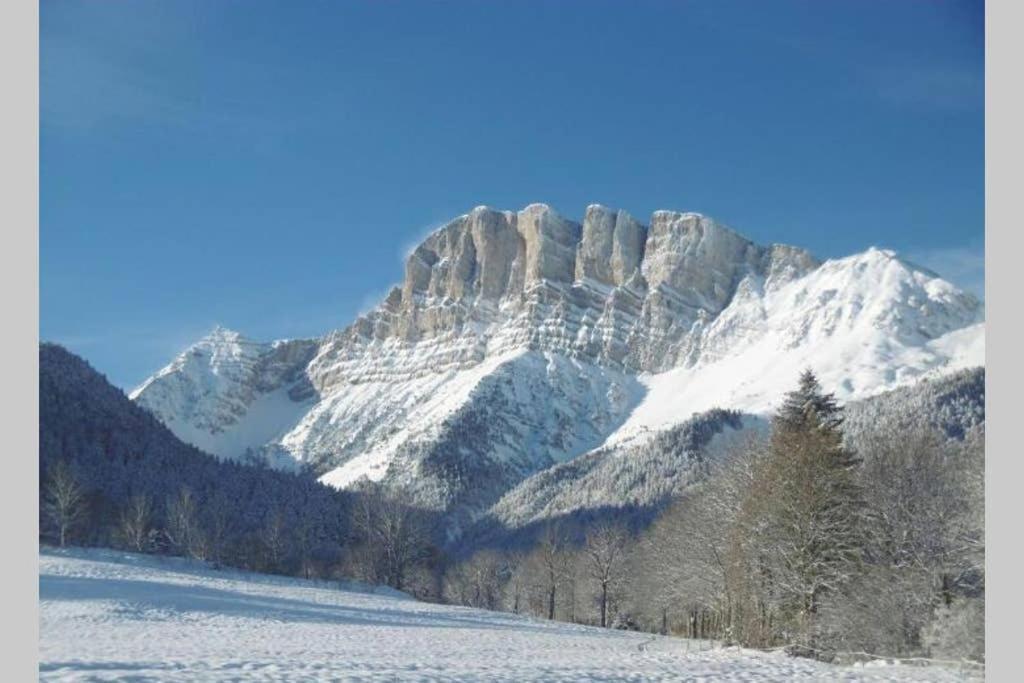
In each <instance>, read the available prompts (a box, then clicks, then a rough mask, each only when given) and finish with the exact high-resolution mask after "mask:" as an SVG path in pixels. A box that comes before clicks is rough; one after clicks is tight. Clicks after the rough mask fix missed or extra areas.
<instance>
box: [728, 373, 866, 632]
mask: <svg viewBox="0 0 1024 683" xmlns="http://www.w3.org/2000/svg"><path fill="white" fill-rule="evenodd" d="M841 424H842V410H841V408H840V407H839V405H838V404H837V403H836V400H835V397H834V396H833V395H832V394H826V393H824V391H823V390H822V389H821V386H820V385H819V383H818V381H817V378H815V376H814V374H813V373H811V372H810V371H806V372H804V373H803V375H801V377H800V384H799V386H798V388H797V389H796V390H795V391H793V392H790V393H789V394H788V395H787V396H786V399H785V401H784V403H783V405H782V407H781V408H780V410H779V411H778V413H777V414H776V416H775V419H774V421H773V425H772V436H771V440H770V444H769V448H768V453H767V454H766V456H765V458H764V459H763V461H762V462H761V463H760V466H759V467H758V471H757V474H756V475H755V481H754V485H753V487H752V489H751V491H750V494H749V496H748V500H747V503H746V505H745V507H746V508H747V509H746V510H745V518H746V519H747V520H748V521H747V522H746V524H747V532H748V538H747V539H746V543H745V544H744V547H745V548H746V549H747V550H746V552H747V553H752V554H753V555H754V557H748V558H747V562H746V563H745V564H747V566H750V567H754V568H755V571H754V572H753V577H754V578H753V579H752V580H753V582H754V584H755V586H754V587H753V593H754V594H755V595H757V596H758V602H759V604H760V606H761V607H759V608H758V609H759V610H760V611H762V612H764V611H769V612H771V614H769V615H766V617H765V618H766V619H769V620H770V621H771V622H772V623H773V624H774V626H773V628H772V631H773V633H774V636H775V638H776V639H778V638H781V639H782V640H786V641H790V642H793V641H798V642H802V643H803V644H808V645H809V644H811V643H813V642H814V638H815V625H816V624H815V621H816V615H817V613H818V608H819V606H820V603H821V599H822V597H823V596H825V595H828V594H831V593H834V592H836V591H839V590H841V589H842V588H843V586H845V585H846V583H847V582H848V581H849V580H850V578H851V577H852V576H854V575H855V573H856V572H857V570H858V568H859V565H860V563H861V559H862V554H863V551H864V548H865V539H866V530H867V525H866V521H867V507H866V505H865V503H864V496H863V495H862V491H861V489H860V486H859V484H858V482H857V479H856V468H857V465H858V463H859V460H858V459H857V457H856V455H855V454H854V453H853V452H852V451H850V450H849V449H847V448H845V447H844V446H843V434H842V431H841V429H840V425H841ZM744 588H746V589H747V591H746V592H748V593H749V592H751V587H750V586H745V587H744Z"/></svg>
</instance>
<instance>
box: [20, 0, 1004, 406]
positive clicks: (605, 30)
mask: <svg viewBox="0 0 1024 683" xmlns="http://www.w3.org/2000/svg"><path fill="white" fill-rule="evenodd" d="M40 24H41V26H40V46H41V60H40V64H41V65H40V116H41V128H40V130H41V140H40V196H41V206H40V301H41V303H40V306H41V311H40V316H41V323H40V326H41V329H40V335H41V337H42V338H43V339H48V340H53V341H59V342H61V343H64V344H65V345H67V346H68V347H69V348H70V349H71V350H73V351H75V352H77V353H79V354H81V355H83V356H84V357H86V358H87V359H88V360H90V362H92V363H93V365H94V366H96V367H97V369H99V370H100V371H101V372H104V373H106V374H107V376H108V377H109V378H110V379H111V380H112V381H113V382H115V383H116V384H119V385H120V386H122V387H126V388H130V387H132V386H134V385H135V384H136V383H138V382H140V381H141V380H142V379H144V378H145V377H146V376H147V375H148V374H150V373H152V372H153V371H155V370H156V369H158V368H159V367H161V366H162V365H164V364H165V363H166V362H167V361H168V360H170V358H171V357H172V356H173V355H174V354H176V353H177V352H179V351H181V350H182V349H183V348H184V347H185V346H187V345H188V344H189V343H190V342H191V341H194V340H195V339H196V338H198V337H200V336H202V335H203V334H204V333H206V332H207V331H208V330H209V329H210V328H212V327H213V326H214V325H215V324H222V325H225V326H227V327H231V328H233V329H237V330H239V331H241V332H243V333H245V334H247V335H248V336H251V337H254V338H258V339H266V340H269V339H275V338H282V337H298V336H312V335H319V334H322V333H324V332H326V331H328V330H330V329H334V328H339V327H343V326H345V325H346V324H347V323H348V322H350V321H351V319H352V318H353V317H354V316H355V315H356V314H357V313H358V312H360V311H362V310H366V309H367V308H369V307H370V306H371V305H372V304H373V303H375V302H376V300H377V299H378V298H379V297H380V296H381V295H382V294H383V293H384V292H385V291H386V290H387V288H388V286H389V285H391V284H393V283H395V282H397V281H399V280H400V279H401V274H402V266H401V258H402V255H403V253H404V252H405V250H406V249H407V248H408V247H409V246H410V245H411V244H413V243H415V242H416V241H418V240H419V238H421V237H422V236H423V235H424V234H425V233H426V232H427V231H429V230H430V229H431V228H433V227H436V226H438V225H440V224H442V223H443V222H445V220H446V219H448V218H451V217H454V216H456V215H459V214H461V213H465V212H466V211H468V210H469V209H470V208H472V207H474V206H476V205H479V204H487V205H490V206H494V207H497V208H501V209H518V208H522V207H523V206H525V205H526V204H529V203H531V202H547V203H549V204H551V205H552V206H553V207H555V208H556V209H557V210H558V211H559V212H560V213H562V214H563V215H565V216H567V217H571V218H575V219H579V218H580V217H581V216H582V213H583V211H584V208H585V207H586V205H587V204H590V203H594V202H598V203H602V204H606V205H609V206H613V207H617V208H624V209H626V210H628V211H629V212H630V213H632V214H633V215H634V216H636V217H638V218H640V219H641V220H643V221H645V222H646V220H647V219H648V218H649V216H650V214H651V212H652V211H654V210H656V209H677V210H686V211H700V212H703V213H706V214H708V215H711V216H713V217H715V218H716V219H718V220H720V221H722V222H724V223H726V224H728V225H730V226H731V227H733V228H734V229H736V230H738V231H739V232H741V233H743V234H745V235H747V236H748V237H750V238H751V239H753V240H755V241H757V242H761V243H770V242H788V243H793V244H798V245H801V246H804V247H807V248H809V249H811V250H812V251H813V252H815V253H816V254H818V255H819V256H822V257H832V256H842V255H846V254H849V253H853V252H856V251H861V250H863V249H865V248H867V247H868V246H870V245H879V246H885V247H890V248H894V249H896V250H897V251H900V252H901V253H904V254H906V255H907V256H908V257H910V258H912V259H914V260H916V261H918V262H920V263H923V264H925V265H928V266H930V267H932V268H934V269H936V270H938V271H939V272H940V273H942V274H944V275H946V276H947V277H948V278H949V279H951V280H953V281H954V282H957V283H958V284H960V285H962V286H964V287H965V288H968V289H971V290H972V291H975V292H976V293H978V294H979V295H981V294H983V292H982V290H981V279H982V273H983V267H984V265H983V259H982V250H983V239H984V148H983V141H984V63H983V58H984V45H983V5H982V4H981V3H980V2H954V1H951V0H950V1H939V0H936V1H934V2H931V1H927V2H926V1H924V0H916V1H915V0H906V1H903V2H861V1H853V0H849V1H846V2H842V1H835V2H819V1H811V0H808V1H805V2H782V1H773V2H764V1H763V0H756V1H752V2H730V1H722V0H715V1H714V2H712V1H711V0H707V1H700V2H698V1H691V2H685V1H682V0H679V1H673V2H619V1H615V2H602V1H598V0H586V1H584V0H579V1H577V2H556V1H547V2H539V1H537V2H531V1H527V0H523V1H519V2H511V1H506V2H497V1H488V2H464V3H456V2H313V1H309V2H286V1H284V0H280V1H278V2H261V1H256V0H246V1H244V2H242V1H233V2H232V1H226V2H208V1H205V0H203V1H197V2H186V1H182V0H175V2H153V1H147V0H107V1H105V2H98V1H93V2H79V1H77V0H75V1H65V0H44V2H42V3H41V7H40Z"/></svg>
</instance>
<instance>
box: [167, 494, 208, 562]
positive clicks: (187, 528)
mask: <svg viewBox="0 0 1024 683" xmlns="http://www.w3.org/2000/svg"><path fill="white" fill-rule="evenodd" d="M166 516H167V535H168V536H169V537H170V540H171V543H172V544H173V545H174V546H175V547H176V548H177V549H178V551H179V552H181V553H183V554H185V555H188V556H189V557H192V558H195V559H197V560H204V559H206V554H207V553H206V539H205V537H204V535H203V531H202V529H201V528H200V525H199V515H198V510H197V507H196V499H195V497H194V496H193V495H192V491H191V490H190V489H189V488H188V487H186V486H183V487H181V489H180V490H179V491H178V495H176V496H174V497H173V498H171V499H170V500H168V501H167V515H166Z"/></svg>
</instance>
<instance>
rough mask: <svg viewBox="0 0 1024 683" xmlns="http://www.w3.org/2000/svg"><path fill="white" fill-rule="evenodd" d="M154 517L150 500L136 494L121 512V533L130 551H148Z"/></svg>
mask: <svg viewBox="0 0 1024 683" xmlns="http://www.w3.org/2000/svg"><path fill="white" fill-rule="evenodd" d="M152 517H153V508H152V505H151V504H150V502H149V498H147V497H146V496H144V495H142V494H136V495H134V496H132V497H131V498H129V499H128V503H127V504H126V505H125V506H124V508H123V509H122V510H121V518H120V525H119V533H120V535H121V539H122V540H123V541H124V544H125V545H126V546H127V547H128V548H129V549H131V550H134V551H135V552H137V553H141V552H142V551H144V550H145V549H146V545H147V542H148V540H149V530H150V526H151V522H152Z"/></svg>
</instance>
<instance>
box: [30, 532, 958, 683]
mask: <svg viewBox="0 0 1024 683" xmlns="http://www.w3.org/2000/svg"><path fill="white" fill-rule="evenodd" d="M39 595H40V605H39V606H40V644H39V658H40V669H39V671H40V679H41V680H44V681H83V680H90V681H109V680H134V681H151V680H152V681H156V680H159V681H197V680H201V681H285V680H287V681H304V680H310V681H313V680H339V681H518V682H525V681H566V682H577V681H794V680H795V681H825V680H827V681H937V682H942V681H958V680H969V678H967V674H966V673H965V672H961V671H957V670H954V669H944V668H917V667H906V666H877V665H876V666H866V667H850V668H840V667H833V666H830V665H826V664H822V663H819V662H813V661H810V660H801V659H793V658H790V657H787V656H785V655H784V654H781V653H762V652H755V651H749V650H742V649H738V648H726V649H713V650H709V649H707V644H704V648H705V649H704V650H703V651H701V650H700V648H699V647H698V644H696V643H688V642H687V641H685V640H683V639H677V638H669V637H660V636H652V635H649V634H643V633H632V632H623V631H614V630H607V629H598V628H594V627H587V626H579V625H573V624H563V623H558V622H546V621H539V620H535V619H530V618H526V617H520V616H515V615H510V614H502V613H496V612H486V611H481V610H475V609H469V608H461V607H451V606H445V605H435V604H428V603H421V602H417V601H415V600H412V599H411V598H409V597H407V596H404V595H402V594H399V593H396V592H395V591H391V590H389V589H373V588H369V587H366V586H360V585H357V584H350V585H346V586H345V587H344V589H342V588H341V586H339V584H337V583H333V584H328V583H326V582H315V581H304V580H300V579H288V578H283V577H272V576H263V575H257V574H245V573H242V572H236V571H231V570H222V571H217V570H213V569H210V568H207V567H205V566H202V565H200V564H196V563H190V562H186V561H184V560H179V559H174V558H156V557H150V556H141V555H132V554H128V553H121V552H116V551H110V550H94V549H91V550H80V549H75V550H68V551H58V550H52V549H42V550H41V552H40V557H39Z"/></svg>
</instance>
